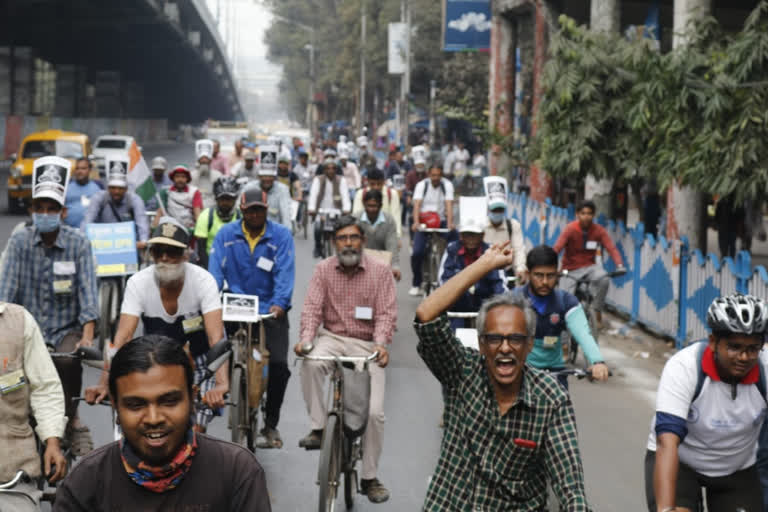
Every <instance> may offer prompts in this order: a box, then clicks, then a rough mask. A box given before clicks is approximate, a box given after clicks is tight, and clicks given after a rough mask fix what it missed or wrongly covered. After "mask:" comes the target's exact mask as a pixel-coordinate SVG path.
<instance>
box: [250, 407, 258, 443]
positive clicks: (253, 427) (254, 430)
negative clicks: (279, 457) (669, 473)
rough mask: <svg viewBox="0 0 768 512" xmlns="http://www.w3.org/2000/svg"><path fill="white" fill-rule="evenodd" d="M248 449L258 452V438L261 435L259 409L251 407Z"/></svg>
mask: <svg viewBox="0 0 768 512" xmlns="http://www.w3.org/2000/svg"><path fill="white" fill-rule="evenodd" d="M247 434H248V435H247V438H248V439H247V441H248V449H249V450H251V451H252V452H254V453H255V452H256V438H257V437H258V435H259V409H258V408H256V409H251V413H250V415H249V420H248V433H247Z"/></svg>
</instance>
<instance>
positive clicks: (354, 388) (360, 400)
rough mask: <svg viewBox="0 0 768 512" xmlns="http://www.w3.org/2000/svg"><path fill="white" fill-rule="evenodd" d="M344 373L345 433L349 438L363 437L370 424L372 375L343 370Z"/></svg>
mask: <svg viewBox="0 0 768 512" xmlns="http://www.w3.org/2000/svg"><path fill="white" fill-rule="evenodd" d="M342 370H343V372H344V433H345V434H346V435H347V436H348V437H358V436H361V435H363V432H365V427H366V425H367V424H368V409H369V405H370V398H371V374H370V373H368V370H367V369H366V370H363V371H356V370H353V369H351V368H346V367H344V368H342Z"/></svg>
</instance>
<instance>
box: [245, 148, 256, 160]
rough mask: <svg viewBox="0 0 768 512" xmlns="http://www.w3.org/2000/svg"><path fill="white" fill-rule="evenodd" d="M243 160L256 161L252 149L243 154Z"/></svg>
mask: <svg viewBox="0 0 768 512" xmlns="http://www.w3.org/2000/svg"><path fill="white" fill-rule="evenodd" d="M243 160H256V153H254V152H253V151H251V150H250V149H246V150H245V151H244V152H243Z"/></svg>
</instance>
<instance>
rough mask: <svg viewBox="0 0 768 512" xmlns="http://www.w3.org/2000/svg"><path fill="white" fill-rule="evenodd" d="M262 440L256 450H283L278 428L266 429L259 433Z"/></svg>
mask: <svg viewBox="0 0 768 512" xmlns="http://www.w3.org/2000/svg"><path fill="white" fill-rule="evenodd" d="M259 434H260V435H261V438H260V439H259V440H258V441H257V442H256V448H263V449H268V448H282V447H283V440H282V439H281V438H280V432H278V430H277V429H276V428H272V427H264V428H263V429H261V432H259Z"/></svg>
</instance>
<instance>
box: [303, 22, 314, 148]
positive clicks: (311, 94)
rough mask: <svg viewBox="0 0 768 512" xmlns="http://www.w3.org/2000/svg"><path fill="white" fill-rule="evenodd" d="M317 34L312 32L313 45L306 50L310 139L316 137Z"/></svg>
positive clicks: (309, 45) (307, 46)
mask: <svg viewBox="0 0 768 512" xmlns="http://www.w3.org/2000/svg"><path fill="white" fill-rule="evenodd" d="M314 43H315V32H314V30H313V31H312V43H310V44H308V45H306V46H305V47H304V48H306V49H307V50H309V104H308V105H307V128H309V138H310V140H312V139H313V138H314V136H315V44H314Z"/></svg>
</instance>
